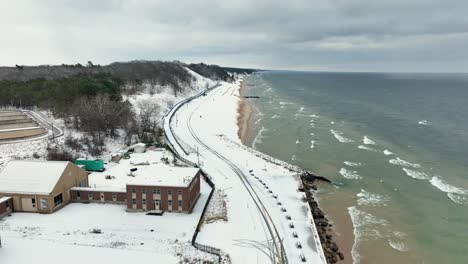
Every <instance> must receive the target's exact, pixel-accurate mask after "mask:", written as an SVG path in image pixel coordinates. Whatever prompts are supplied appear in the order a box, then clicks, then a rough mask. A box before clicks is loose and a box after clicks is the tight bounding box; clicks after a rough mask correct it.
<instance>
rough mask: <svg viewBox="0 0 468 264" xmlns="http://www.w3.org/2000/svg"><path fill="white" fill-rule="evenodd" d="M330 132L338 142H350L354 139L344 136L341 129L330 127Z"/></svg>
mask: <svg viewBox="0 0 468 264" xmlns="http://www.w3.org/2000/svg"><path fill="white" fill-rule="evenodd" d="M330 132H331V133H332V134H333V135H334V136H335V138H336V139H338V141H339V142H341V143H351V142H354V140H352V139H349V138H345V137H343V136H342V135H343V132H341V131H336V130H333V129H331V130H330Z"/></svg>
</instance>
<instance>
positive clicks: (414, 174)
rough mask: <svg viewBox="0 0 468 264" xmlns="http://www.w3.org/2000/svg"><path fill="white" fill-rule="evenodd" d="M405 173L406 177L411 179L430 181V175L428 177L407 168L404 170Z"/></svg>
mask: <svg viewBox="0 0 468 264" xmlns="http://www.w3.org/2000/svg"><path fill="white" fill-rule="evenodd" d="M403 170H404V171H405V173H406V175H408V176H410V177H411V178H414V179H417V180H427V179H429V175H427V174H426V173H424V172H420V171H416V170H410V169H407V168H403Z"/></svg>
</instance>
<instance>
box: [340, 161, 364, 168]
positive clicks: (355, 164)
mask: <svg viewBox="0 0 468 264" xmlns="http://www.w3.org/2000/svg"><path fill="white" fill-rule="evenodd" d="M343 163H344V164H346V165H348V166H350V167H359V166H362V163H361V162H352V161H343Z"/></svg>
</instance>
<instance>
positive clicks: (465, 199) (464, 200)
mask: <svg viewBox="0 0 468 264" xmlns="http://www.w3.org/2000/svg"><path fill="white" fill-rule="evenodd" d="M447 196H448V197H449V198H450V200H452V201H453V202H455V203H457V204H460V205H468V195H462V194H458V193H447Z"/></svg>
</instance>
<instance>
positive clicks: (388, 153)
mask: <svg viewBox="0 0 468 264" xmlns="http://www.w3.org/2000/svg"><path fill="white" fill-rule="evenodd" d="M383 154H385V155H387V156H390V155H393V154H395V153H393V152H391V151H390V150H388V149H386V150H384V151H383Z"/></svg>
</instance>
